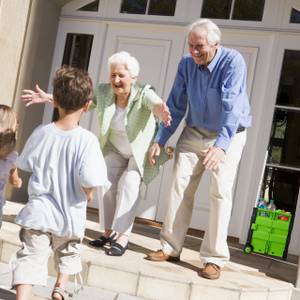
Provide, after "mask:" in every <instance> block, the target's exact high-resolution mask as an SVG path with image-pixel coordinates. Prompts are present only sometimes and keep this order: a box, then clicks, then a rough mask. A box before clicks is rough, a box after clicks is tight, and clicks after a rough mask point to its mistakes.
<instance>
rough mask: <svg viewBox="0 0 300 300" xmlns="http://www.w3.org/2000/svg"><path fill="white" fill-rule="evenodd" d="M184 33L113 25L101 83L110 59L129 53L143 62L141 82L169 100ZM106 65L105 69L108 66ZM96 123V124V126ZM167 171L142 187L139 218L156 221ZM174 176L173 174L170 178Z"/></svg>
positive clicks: (141, 63) (106, 47)
mask: <svg viewBox="0 0 300 300" xmlns="http://www.w3.org/2000/svg"><path fill="white" fill-rule="evenodd" d="M183 47H184V33H183V31H182V30H176V29H175V30H174V29H173V30H168V29H167V28H166V27H160V26H154V25H152V26H146V25H144V24H143V25H142V24H141V26H140V28H137V26H136V24H135V25H131V24H126V25H125V24H109V26H108V30H107V36H106V41H105V47H104V55H103V59H102V67H101V72H100V77H99V82H107V81H108V70H107V60H108V58H109V57H110V56H111V55H112V54H113V53H115V52H118V51H127V52H129V53H130V54H132V55H133V56H134V57H136V59H137V60H138V61H139V64H140V75H139V77H138V82H140V83H149V84H151V85H152V86H153V87H154V88H155V90H156V92H157V94H158V95H160V96H161V97H162V99H163V100H164V101H165V100H166V97H167V95H168V93H169V91H170V89H171V85H172V83H173V79H174V76H175V72H176V69H177V63H178V61H179V59H180V57H181V56H182V52H183ZM104 66H105V67H104ZM95 122H96V120H95V121H94V122H93V123H95ZM162 174H163V172H160V174H159V176H157V178H155V179H154V180H153V182H152V183H151V184H150V185H149V186H148V187H147V188H146V187H145V186H144V185H142V186H141V190H140V205H139V208H138V216H139V217H143V218H147V219H152V220H155V218H156V214H157V208H158V206H159V205H158V201H159V198H160V193H161V191H162V190H165V187H163V188H162V184H161V183H162V182H161V177H162ZM169 176H170V175H169Z"/></svg>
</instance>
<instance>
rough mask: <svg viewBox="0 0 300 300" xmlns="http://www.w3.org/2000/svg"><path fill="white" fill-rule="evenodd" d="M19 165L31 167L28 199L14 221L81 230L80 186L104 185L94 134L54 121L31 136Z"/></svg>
mask: <svg viewBox="0 0 300 300" xmlns="http://www.w3.org/2000/svg"><path fill="white" fill-rule="evenodd" d="M17 167H18V168H20V169H22V170H25V171H28V172H32V175H31V177H30V180H29V183H28V194H29V201H28V203H27V205H26V206H25V207H24V208H23V209H22V210H21V211H20V213H19V214H18V215H17V217H16V223H17V224H19V225H21V226H23V227H26V228H31V229H37V230H41V231H44V232H51V233H54V234H55V235H58V236H65V237H79V238H82V237H83V236H84V229H85V221H86V205H87V198H86V194H85V193H84V191H83V189H82V187H96V186H108V185H109V181H108V179H107V170H106V165H105V162H104V159H103V156H102V152H101V150H100V146H99V142H98V139H97V138H96V136H95V135H94V134H92V133H91V132H89V131H87V130H86V129H83V128H82V127H80V126H78V127H76V128H74V129H72V130H67V131H64V130H61V129H59V128H58V127H56V125H55V124H54V123H51V124H48V125H42V126H40V127H38V128H37V129H36V130H35V131H34V132H33V133H32V135H31V136H30V137H29V139H28V141H27V143H26V145H25V147H24V149H23V151H22V153H21V155H20V157H19V158H18V159H17Z"/></svg>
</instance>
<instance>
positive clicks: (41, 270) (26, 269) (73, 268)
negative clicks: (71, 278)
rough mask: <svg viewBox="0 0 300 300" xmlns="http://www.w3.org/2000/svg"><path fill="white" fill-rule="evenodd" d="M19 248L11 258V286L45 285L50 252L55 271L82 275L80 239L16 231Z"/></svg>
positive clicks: (38, 232) (39, 232) (37, 231)
mask: <svg viewBox="0 0 300 300" xmlns="http://www.w3.org/2000/svg"><path fill="white" fill-rule="evenodd" d="M20 240H21V242H22V248H21V249H20V250H18V251H17V253H16V254H15V255H14V256H13V257H12V260H11V267H12V270H13V280H12V285H13V286H15V285H17V284H32V285H47V277H48V259H49V256H50V254H51V251H53V252H54V262H55V267H56V269H58V271H59V272H60V273H63V274H70V275H74V274H78V273H80V272H81V271H82V265H81V256H80V248H81V245H80V239H78V238H67V237H59V236H56V235H54V234H51V233H49V232H42V231H40V230H34V229H25V228H22V229H21V231H20Z"/></svg>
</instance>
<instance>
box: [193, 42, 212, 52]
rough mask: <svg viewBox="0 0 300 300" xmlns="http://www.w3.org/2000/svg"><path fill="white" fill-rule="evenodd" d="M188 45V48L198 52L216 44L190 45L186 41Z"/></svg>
mask: <svg viewBox="0 0 300 300" xmlns="http://www.w3.org/2000/svg"><path fill="white" fill-rule="evenodd" d="M188 45H189V49H190V50H193V51H197V52H200V51H203V50H205V49H208V48H212V47H215V46H216V45H210V44H206V45H201V44H200V45H192V44H190V43H188Z"/></svg>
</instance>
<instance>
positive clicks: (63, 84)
mask: <svg viewBox="0 0 300 300" xmlns="http://www.w3.org/2000/svg"><path fill="white" fill-rule="evenodd" d="M92 93H93V83H92V80H91V78H90V76H89V74H88V73H87V72H86V71H84V70H80V69H77V68H73V67H70V66H63V67H61V68H60V69H58V70H57V71H56V72H55V76H54V78H53V100H54V101H55V102H56V103H57V104H58V105H59V106H60V107H61V108H63V109H64V110H65V111H66V112H67V113H69V112H73V111H76V110H78V109H81V108H82V107H83V106H84V105H85V104H86V103H87V102H88V101H90V100H92Z"/></svg>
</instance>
